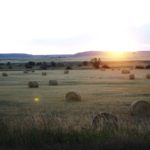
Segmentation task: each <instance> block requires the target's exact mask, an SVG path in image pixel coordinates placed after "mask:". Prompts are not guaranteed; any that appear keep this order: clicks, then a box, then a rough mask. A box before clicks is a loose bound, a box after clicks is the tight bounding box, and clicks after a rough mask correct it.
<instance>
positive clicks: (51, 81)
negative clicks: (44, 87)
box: [49, 80, 58, 85]
mask: <svg viewBox="0 0 150 150" xmlns="http://www.w3.org/2000/svg"><path fill="white" fill-rule="evenodd" d="M49 85H58V82H57V80H49Z"/></svg>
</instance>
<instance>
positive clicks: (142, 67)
mask: <svg viewBox="0 0 150 150" xmlns="http://www.w3.org/2000/svg"><path fill="white" fill-rule="evenodd" d="M135 68H136V69H144V66H141V65H137V66H135Z"/></svg>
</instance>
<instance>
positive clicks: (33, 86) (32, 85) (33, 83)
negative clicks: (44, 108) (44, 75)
mask: <svg viewBox="0 0 150 150" xmlns="http://www.w3.org/2000/svg"><path fill="white" fill-rule="evenodd" d="M28 87H29V88H38V87H39V84H38V82H37V81H29V82H28Z"/></svg>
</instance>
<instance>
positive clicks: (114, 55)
mask: <svg viewBox="0 0 150 150" xmlns="http://www.w3.org/2000/svg"><path fill="white" fill-rule="evenodd" d="M107 56H108V57H109V58H111V59H113V60H123V59H125V58H127V52H125V51H109V52H108V53H107Z"/></svg>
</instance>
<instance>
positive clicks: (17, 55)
mask: <svg viewBox="0 0 150 150" xmlns="http://www.w3.org/2000/svg"><path fill="white" fill-rule="evenodd" d="M67 56H72V55H64V54H63V55H31V54H20V53H8V54H7V53H6V54H0V59H29V58H34V59H38V58H40V59H44V58H55V57H67Z"/></svg>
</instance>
